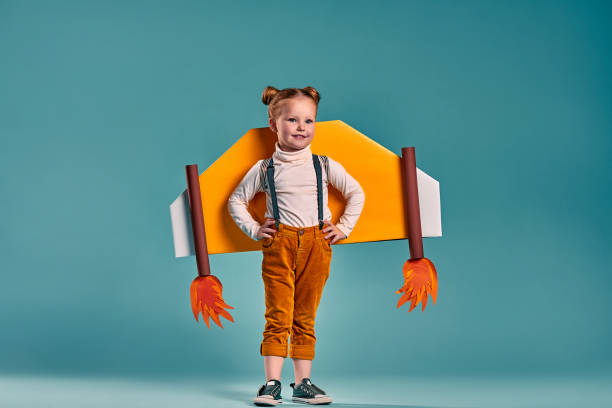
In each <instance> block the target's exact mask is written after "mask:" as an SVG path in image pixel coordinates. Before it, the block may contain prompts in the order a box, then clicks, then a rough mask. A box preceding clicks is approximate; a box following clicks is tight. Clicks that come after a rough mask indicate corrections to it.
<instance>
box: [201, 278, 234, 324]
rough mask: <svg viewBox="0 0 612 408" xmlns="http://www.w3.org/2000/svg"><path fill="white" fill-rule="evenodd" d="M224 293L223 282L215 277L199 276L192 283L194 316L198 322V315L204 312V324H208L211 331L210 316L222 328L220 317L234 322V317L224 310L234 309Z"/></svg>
mask: <svg viewBox="0 0 612 408" xmlns="http://www.w3.org/2000/svg"><path fill="white" fill-rule="evenodd" d="M222 291H223V285H222V284H221V281H219V279H217V278H216V277H215V276H213V275H206V276H198V277H197V278H195V279H194V280H193V282H191V290H190V292H191V309H192V310H193V315H194V316H195V319H196V321H198V315H199V314H200V312H202V317H204V323H206V326H208V328H209V329H210V323H209V321H208V317H209V316H210V317H211V318H212V319H213V320H214V322H215V323H217V325H219V327H221V328H223V325H221V321H220V320H219V315H221V316H223V317H225V318H226V319H227V320H229V321H230V322H233V321H234V318H233V317H232V315H230V314H229V313H228V312H227V310H225V309H224V308H228V309H233V307H231V306H229V305H227V304H226V303H225V301H224V300H223V296H222V295H221V292H222Z"/></svg>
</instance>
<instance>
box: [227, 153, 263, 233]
mask: <svg viewBox="0 0 612 408" xmlns="http://www.w3.org/2000/svg"><path fill="white" fill-rule="evenodd" d="M261 162H262V160H259V161H258V162H257V163H255V165H254V166H253V167H251V169H250V170H249V171H248V172H247V174H246V175H245V176H244V178H243V179H242V181H240V184H238V187H236V189H235V190H234V192H233V193H232V195H231V196H230V198H229V200H228V202H227V208H228V210H229V213H230V215H231V216H232V218H233V219H234V222H235V223H236V224H237V225H238V227H240V229H241V230H242V231H243V232H244V233H245V234H247V235H248V236H249V237H251V239H254V240H258V238H257V233H258V231H259V228H260V227H261V225H260V224H259V223H258V222H257V221H256V220H255V219H254V218H253V216H251V213H250V212H249V201H251V200H252V199H253V197H254V196H255V194H256V193H258V192H260V191H263V190H262V189H261V175H260V171H259V169H260V166H261Z"/></svg>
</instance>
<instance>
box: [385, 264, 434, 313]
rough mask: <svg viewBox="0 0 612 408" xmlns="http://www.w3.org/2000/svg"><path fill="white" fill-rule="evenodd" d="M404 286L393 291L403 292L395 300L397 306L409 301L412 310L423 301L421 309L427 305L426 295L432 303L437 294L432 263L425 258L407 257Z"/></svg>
mask: <svg viewBox="0 0 612 408" xmlns="http://www.w3.org/2000/svg"><path fill="white" fill-rule="evenodd" d="M403 270H404V286H402V287H401V288H400V289H399V290H398V291H397V292H395V293H402V292H403V293H404V294H403V295H402V297H401V298H400V299H399V301H398V302H397V307H398V308H399V307H400V306H401V305H403V304H404V303H406V302H408V301H410V309H408V311H409V312H410V311H412V309H414V308H415V307H416V305H418V304H419V302H422V303H423V309H421V310H425V306H426V305H427V295H431V297H432V298H433V303H434V305H435V304H436V296H437V295H438V274H437V273H436V268H435V266H434V264H433V263H432V262H431V261H430V260H429V259H427V258H419V259H409V260H407V261H406V263H405V264H404V269H403Z"/></svg>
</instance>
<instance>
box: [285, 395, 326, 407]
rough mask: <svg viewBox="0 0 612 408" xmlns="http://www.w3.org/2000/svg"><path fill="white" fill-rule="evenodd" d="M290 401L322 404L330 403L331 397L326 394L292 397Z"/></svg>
mask: <svg viewBox="0 0 612 408" xmlns="http://www.w3.org/2000/svg"><path fill="white" fill-rule="evenodd" d="M292 401H293V402H299V403H300V404H310V405H324V404H331V402H332V399H331V398H330V397H328V396H327V395H316V396H315V397H314V398H301V397H293V398H292Z"/></svg>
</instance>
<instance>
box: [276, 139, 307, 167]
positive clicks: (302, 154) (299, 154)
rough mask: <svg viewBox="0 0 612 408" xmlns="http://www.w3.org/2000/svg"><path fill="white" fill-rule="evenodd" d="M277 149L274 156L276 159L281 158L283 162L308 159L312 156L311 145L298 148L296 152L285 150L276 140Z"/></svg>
mask: <svg viewBox="0 0 612 408" xmlns="http://www.w3.org/2000/svg"><path fill="white" fill-rule="evenodd" d="M275 149H276V150H275V151H274V155H273V156H272V157H274V160H280V161H283V162H295V161H302V160H308V159H310V158H311V157H312V151H311V150H310V145H308V146H306V147H305V148H303V149H302V150H297V151H295V152H285V151H283V150H281V148H280V146H279V145H278V142H276V145H275Z"/></svg>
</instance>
